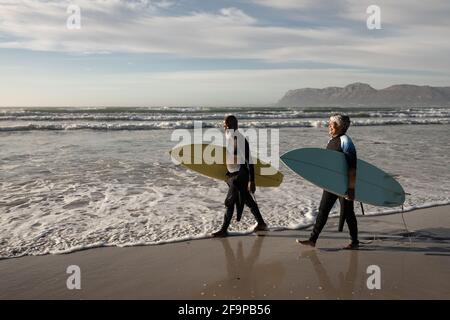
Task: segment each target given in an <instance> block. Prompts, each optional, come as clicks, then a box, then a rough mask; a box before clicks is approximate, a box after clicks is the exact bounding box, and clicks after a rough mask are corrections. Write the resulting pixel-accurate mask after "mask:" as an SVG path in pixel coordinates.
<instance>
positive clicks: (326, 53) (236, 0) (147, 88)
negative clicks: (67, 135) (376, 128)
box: [0, 0, 450, 106]
mask: <svg viewBox="0 0 450 320" xmlns="http://www.w3.org/2000/svg"><path fill="white" fill-rule="evenodd" d="M373 4H375V5H377V6H378V7H379V8H380V23H381V29H369V28H368V27H367V22H366V21H367V19H368V18H369V16H371V13H367V8H368V7H369V6H370V5H373ZM71 5H76V6H78V8H79V9H80V20H79V21H80V28H68V27H67V21H68V20H69V21H72V22H73V21H74V20H73V16H72V14H73V13H74V11H71V10H68V8H69V6H71ZM70 8H72V7H70ZM449 31H450V1H448V0H431V1H427V2H425V1H423V0H395V1H394V0H390V1H388V0H370V1H366V0H336V1H329V0H327V1H325V0H232V1H225V0H224V1H219V0H217V1H215V0H71V1H66V0H59V1H56V0H0V106H246V105H252V106H253V105H269V104H273V103H275V102H276V101H278V100H279V99H280V98H281V97H282V96H283V95H284V93H285V92H286V91H288V90H290V89H297V88H303V87H315V88H323V87H327V86H345V85H347V84H349V83H353V82H365V83H369V84H370V85H372V86H373V87H374V88H377V89H381V88H385V87H387V86H390V85H393V84H402V83H409V84H418V85H434V86H450V41H449V34H450V32H449Z"/></svg>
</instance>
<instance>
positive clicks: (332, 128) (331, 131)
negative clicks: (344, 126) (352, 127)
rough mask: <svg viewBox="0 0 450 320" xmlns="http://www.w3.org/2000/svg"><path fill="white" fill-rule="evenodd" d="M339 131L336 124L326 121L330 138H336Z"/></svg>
mask: <svg viewBox="0 0 450 320" xmlns="http://www.w3.org/2000/svg"><path fill="white" fill-rule="evenodd" d="M339 129H340V128H339V126H338V125H337V123H336V122H334V121H333V120H331V119H330V120H329V121H328V133H329V134H330V136H332V137H334V136H336V135H337V134H338V133H339Z"/></svg>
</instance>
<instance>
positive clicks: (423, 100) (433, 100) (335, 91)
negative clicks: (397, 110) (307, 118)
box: [277, 82, 450, 107]
mask: <svg viewBox="0 0 450 320" xmlns="http://www.w3.org/2000/svg"><path fill="white" fill-rule="evenodd" d="M277 105H278V106H286V107H290V106H292V107H295V106H298V107H317V106H324V107H325V106H327V107H335V106H336V107H337V106H341V107H357V106H361V107H364V106H373V107H375V106H380V107H387V106H393V107H402V106H405V107H408V106H450V87H430V86H416V85H410V84H398V85H393V86H390V87H388V88H385V89H381V90H376V89H374V88H372V87H371V86H370V85H368V84H366V83H359V82H358V83H352V84H349V85H348V86H346V87H343V88H341V87H328V88H324V89H313V88H303V89H296V90H289V91H288V92H287V93H286V94H285V95H284V97H283V98H281V100H280V101H278V103H277Z"/></svg>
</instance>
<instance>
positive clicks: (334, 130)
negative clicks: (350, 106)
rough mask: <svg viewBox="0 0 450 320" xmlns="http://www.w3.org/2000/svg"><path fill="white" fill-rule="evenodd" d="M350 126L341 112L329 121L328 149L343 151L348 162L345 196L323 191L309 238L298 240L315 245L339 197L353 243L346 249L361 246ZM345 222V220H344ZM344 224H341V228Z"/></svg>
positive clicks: (353, 148) (354, 157)
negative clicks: (348, 133) (356, 209)
mask: <svg viewBox="0 0 450 320" xmlns="http://www.w3.org/2000/svg"><path fill="white" fill-rule="evenodd" d="M349 126H350V118H349V117H348V116H345V115H341V114H333V115H332V116H331V117H330V121H329V122H328V132H329V134H330V136H331V139H330V140H329V141H328V145H327V149H329V150H335V151H338V152H343V153H344V155H345V159H346V160H347V164H348V189H347V194H346V196H345V197H339V196H337V195H335V194H333V193H330V192H328V191H325V190H324V191H323V194H322V200H321V201H320V206H319V214H318V215H317V219H316V222H315V224H314V227H313V230H312V232H311V236H310V237H309V240H304V241H300V240H299V239H297V242H298V243H300V244H302V245H306V246H311V247H315V245H316V242H317V239H318V238H319V234H320V232H321V231H322V229H323V227H324V226H325V223H326V222H327V219H328V215H329V213H330V211H331V209H332V208H333V205H334V203H335V202H336V200H337V199H338V198H339V202H340V205H341V218H343V219H345V221H347V225H348V229H349V232H350V237H351V243H350V244H349V245H347V246H346V247H345V248H344V249H357V248H358V247H359V241H358V224H357V222H356V216H355V212H354V210H353V199H354V197H355V181H356V162H357V157H356V149H355V146H354V145H353V142H352V140H351V139H350V137H348V136H347V135H346V132H347V129H348V127H349ZM342 223H343V220H342ZM341 228H342V224H340V229H341Z"/></svg>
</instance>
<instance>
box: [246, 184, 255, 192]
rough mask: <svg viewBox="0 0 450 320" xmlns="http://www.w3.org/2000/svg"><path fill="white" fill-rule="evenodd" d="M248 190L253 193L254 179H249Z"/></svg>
mask: <svg viewBox="0 0 450 320" xmlns="http://www.w3.org/2000/svg"><path fill="white" fill-rule="evenodd" d="M248 191H250V192H251V193H255V191H256V185H255V181H249V183H248Z"/></svg>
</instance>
